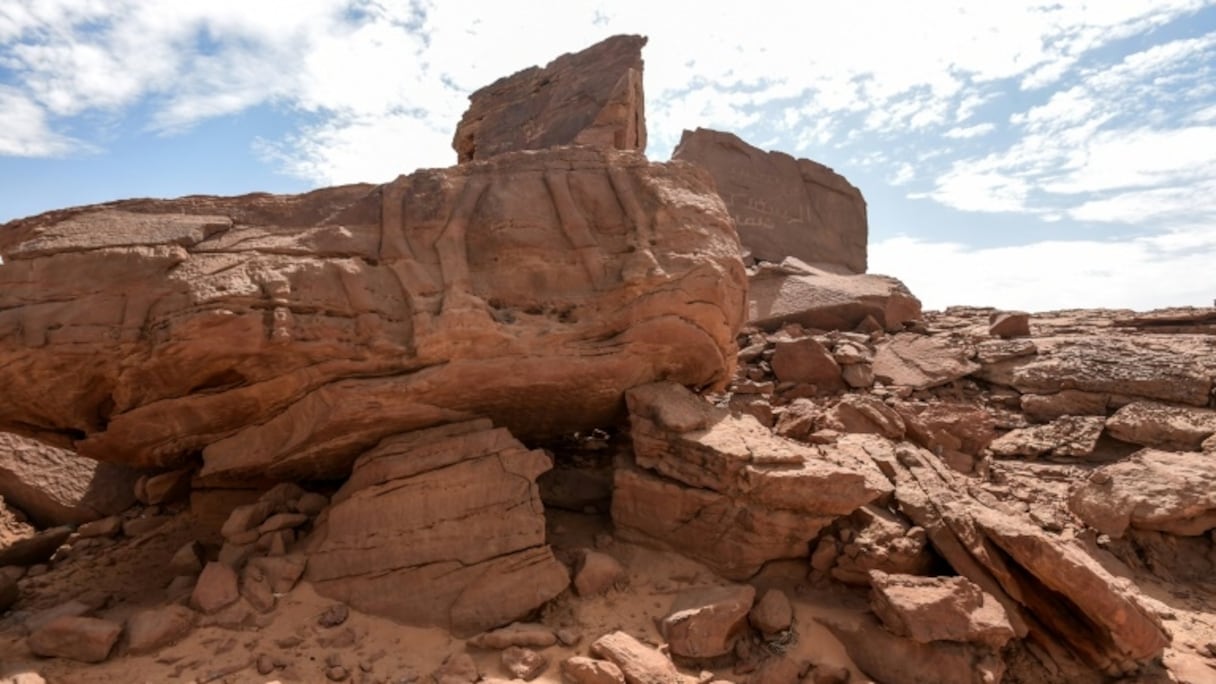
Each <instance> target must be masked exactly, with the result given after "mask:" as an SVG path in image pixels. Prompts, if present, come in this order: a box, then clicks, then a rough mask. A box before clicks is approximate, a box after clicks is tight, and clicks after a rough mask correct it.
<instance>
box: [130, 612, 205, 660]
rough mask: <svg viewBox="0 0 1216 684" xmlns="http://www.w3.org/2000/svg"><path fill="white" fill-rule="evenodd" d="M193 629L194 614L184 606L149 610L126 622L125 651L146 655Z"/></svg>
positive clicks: (133, 616)
mask: <svg viewBox="0 0 1216 684" xmlns="http://www.w3.org/2000/svg"><path fill="white" fill-rule="evenodd" d="M193 627H194V612H193V611H191V610H190V609H189V608H187V607H185V606H176V605H173V606H162V607H160V608H150V609H148V610H143V611H140V612H138V613H136V614H135V615H132V616H131V617H130V618H129V619H128V620H127V650H128V652H129V653H147V652H149V651H155V650H158V649H160V648H163V647H165V646H168V645H170V644H172V643H173V642H175V641H177V640H178V639H180V638H182V637H183V636H185V635H186V634H187V633H188V632H189V631H190V630H191V629H192V628H193Z"/></svg>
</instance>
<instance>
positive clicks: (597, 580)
mask: <svg viewBox="0 0 1216 684" xmlns="http://www.w3.org/2000/svg"><path fill="white" fill-rule="evenodd" d="M624 576H625V567H624V566H622V565H621V564H620V562H619V561H617V559H615V558H613V557H612V556H609V555H608V554H606V553H602V552H600V551H592V550H590V549H587V550H585V551H584V552H583V558H582V562H581V563H579V568H578V571H577V572H575V573H574V590H575V591H577V592H578V595H579V596H596V595H598V594H602V593H604V592H606V591H608V590H609V589H611V588H612V587H613V585H614V584H616V583H617V582H619V581H620V580H621V579H622V578H623V577H624Z"/></svg>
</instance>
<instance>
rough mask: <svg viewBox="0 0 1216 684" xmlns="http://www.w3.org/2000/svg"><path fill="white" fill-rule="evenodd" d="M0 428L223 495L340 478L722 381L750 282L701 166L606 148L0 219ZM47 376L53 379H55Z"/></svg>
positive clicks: (588, 420)
mask: <svg viewBox="0 0 1216 684" xmlns="http://www.w3.org/2000/svg"><path fill="white" fill-rule="evenodd" d="M0 254H2V255H3V264H2V265H0V357H3V358H5V359H6V360H7V361H9V362H8V363H5V364H4V365H3V366H2V367H0V385H3V386H4V388H5V391H4V392H3V393H2V394H0V429H4V428H5V427H9V428H13V427H18V426H19V427H20V428H21V430H22V431H23V432H25V433H30V434H31V435H33V436H37V437H39V438H41V439H46V440H58V441H59V442H61V443H62V442H72V443H74V444H75V446H76V448H77V450H78V451H79V453H81V454H82V455H84V456H88V457H90V458H96V459H99V460H102V461H111V462H124V463H127V464H131V465H135V466H140V467H157V468H170V467H178V466H181V465H184V464H185V463H186V462H187V461H188V460H189V459H190V458H191V455H192V454H198V453H200V452H201V454H202V463H203V467H202V471H201V474H200V476H201V477H202V478H203V480H204V481H205V482H206V483H207V484H209V485H211V486H223V484H224V483H225V482H232V481H239V480H246V479H248V478H249V477H270V478H278V479H298V478H305V479H329V478H339V477H343V476H345V475H346V474H347V473H349V470H350V466H351V464H352V462H353V461H354V459H355V457H356V456H358V454H359V453H361V452H362V451H364V450H366V449H368V448H370V447H372V446H374V445H375V444H376V443H377V442H379V440H380V439H382V438H384V437H386V436H388V435H392V434H399V433H401V432H406V431H410V430H415V429H419V428H424V427H427V426H430V425H436V424H441V423H446V422H452V421H456V420H465V419H468V418H471V417H475V416H478V415H485V416H489V417H491V418H493V419H494V420H495V422H496V424H499V425H503V426H506V427H509V428H511V429H512V431H513V432H514V433H515V434H518V435H520V436H521V437H527V438H533V437H543V436H546V435H549V436H557V435H564V434H570V433H573V432H575V431H578V430H583V429H589V428H592V427H598V426H602V425H607V424H611V423H612V422H614V421H616V420H618V419H619V418H620V412H621V409H622V402H621V396H622V394H623V393H624V391H625V389H627V388H628V387H631V386H633V385H636V384H638V383H644V382H647V381H653V380H656V379H659V378H668V379H671V380H673V381H676V382H680V383H686V384H688V385H693V386H704V385H715V384H724V383H725V382H726V381H727V380H728V378H729V377H730V374H731V372H732V369H733V364H734V355H735V333H736V331H737V330H738V328H739V325H740V324H741V322H742V321H741V318H742V315H743V308H744V307H743V298H744V296H745V289H746V284H745V273H744V270H743V265H742V262H741V261H740V257H739V245H738V239H737V237H736V236H735V233H734V228H733V224H732V222H731V219H730V217H729V215H728V214H727V213H726V208H725V207H724V206H723V204H722V202H721V200H720V199H719V198H718V196H717V194H716V193H715V192H714V190H713V187H712V182H711V180H710V179H709V178H708V176H707V174H706V173H705V172H704V171H701V170H700V169H697V168H695V167H693V166H691V165H689V164H685V163H682V162H672V163H668V164H651V163H649V162H647V161H646V159H645V158H644V157H642V156H641V155H640V154H637V153H634V152H620V151H615V150H604V149H598V148H592V147H579V148H557V149H551V150H545V151H537V152H515V153H507V154H503V155H498V156H496V157H494V158H493V159H491V160H489V161H485V162H470V163H468V164H464V165H462V166H459V167H454V168H451V169H431V170H423V171H418V172H416V173H414V174H411V175H409V176H402V177H400V178H398V179H397V180H396V181H394V182H392V183H389V184H386V185H383V186H368V185H355V186H344V187H337V188H326V189H323V190H317V191H314V192H311V193H308V194H304V195H294V196H276V195H264V194H261V195H248V196H244V197H187V198H182V199H177V200H129V201H124V202H115V203H111V204H107V205H98V206H92V207H80V208H74V209H70V210H64V211H59V212H52V213H49V214H44V215H42V216H37V217H33V218H29V219H22V220H18V221H14V222H11V223H8V224H6V225H4V226H2V227H0ZM50 387H53V388H54V391H53V392H51V391H48V389H47V388H50Z"/></svg>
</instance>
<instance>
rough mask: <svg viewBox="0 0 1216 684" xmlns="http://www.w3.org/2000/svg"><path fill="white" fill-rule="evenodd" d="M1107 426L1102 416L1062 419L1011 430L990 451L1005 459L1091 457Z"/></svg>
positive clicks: (1064, 417) (990, 446)
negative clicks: (1020, 457) (1016, 457)
mask: <svg viewBox="0 0 1216 684" xmlns="http://www.w3.org/2000/svg"><path fill="white" fill-rule="evenodd" d="M1105 427H1106V419H1105V418H1103V417H1102V416H1061V417H1059V418H1056V419H1055V420H1053V421H1051V422H1050V423H1047V424H1045V425H1032V426H1030V427H1026V428H1019V429H1017V430H1011V431H1009V432H1007V433H1005V434H1003V435H1001V436H1000V437H997V438H996V439H994V440H992V442H991V443H989V444H988V448H989V449H990V450H991V451H992V453H993V454H995V455H997V456H1002V457H1006V458H1009V457H1014V456H1024V457H1027V458H1037V457H1039V456H1058V457H1063V458H1080V459H1084V458H1089V457H1091V456H1093V455H1094V452H1095V451H1096V450H1097V448H1098V439H1099V438H1100V437H1101V436H1102V430H1103V429H1105Z"/></svg>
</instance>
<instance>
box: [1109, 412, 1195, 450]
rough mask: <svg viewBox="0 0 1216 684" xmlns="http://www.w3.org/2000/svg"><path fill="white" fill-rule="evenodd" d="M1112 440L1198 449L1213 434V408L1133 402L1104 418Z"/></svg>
mask: <svg viewBox="0 0 1216 684" xmlns="http://www.w3.org/2000/svg"><path fill="white" fill-rule="evenodd" d="M1106 429H1107V430H1109V431H1110V434H1111V436H1112V437H1114V438H1115V439H1119V440H1123V441H1124V442H1130V443H1132V444H1139V445H1142V446H1147V447H1155V448H1158V449H1172V450H1176V451H1198V450H1199V449H1200V448H1201V447H1202V446H1203V443H1204V441H1205V440H1207V439H1208V438H1209V437H1211V436H1212V435H1214V434H1216V411H1213V410H1211V409H1202V408H1191V407H1188V406H1170V405H1168V404H1161V403H1157V402H1151V401H1134V402H1132V403H1130V404H1128V405H1126V406H1123V407H1121V408H1120V409H1119V410H1118V411H1115V413H1114V415H1112V416H1111V417H1110V418H1108V419H1107V420H1106Z"/></svg>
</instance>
